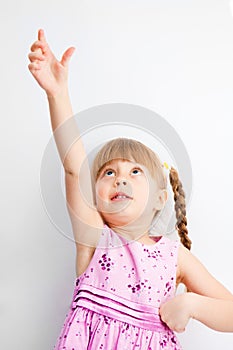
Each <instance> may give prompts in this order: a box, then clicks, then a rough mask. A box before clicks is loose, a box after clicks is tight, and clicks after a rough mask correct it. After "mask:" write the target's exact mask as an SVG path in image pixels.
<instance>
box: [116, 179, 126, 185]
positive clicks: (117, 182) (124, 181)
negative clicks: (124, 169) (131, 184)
mask: <svg viewBox="0 0 233 350" xmlns="http://www.w3.org/2000/svg"><path fill="white" fill-rule="evenodd" d="M121 183H122V184H123V185H126V184H127V182H126V180H117V181H116V185H117V186H120V184H121Z"/></svg>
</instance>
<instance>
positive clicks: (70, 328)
mask: <svg viewBox="0 0 233 350" xmlns="http://www.w3.org/2000/svg"><path fill="white" fill-rule="evenodd" d="M119 242H120V243H121V244H119ZM178 248H179V243H178V242H177V241H172V240H170V239H168V238H167V237H165V236H163V237H162V238H160V240H158V241H157V240H155V244H152V245H144V244H139V242H133V243H132V242H131V243H130V244H128V243H127V244H126V242H125V240H124V239H123V238H122V237H121V236H119V235H118V234H117V233H116V232H114V231H113V230H112V229H110V228H109V227H108V226H107V225H105V227H104V229H103V233H102V235H101V238H100V242H99V245H98V247H97V248H96V250H95V253H94V255H93V257H92V260H91V262H90V264H89V266H88V268H87V269H86V271H85V272H84V273H83V274H81V275H80V276H78V277H77V278H76V280H75V283H74V293H73V298H72V302H71V305H70V308H69V311H68V313H67V315H66V318H65V321H64V324H63V327H62V329H61V332H60V335H59V337H58V338H57V343H56V345H55V346H54V349H55V350H61V349H63V350H80V349H82V350H97V349H99V350H100V349H101V350H131V349H132V350H135V349H138V350H181V346H180V344H179V341H178V339H177V337H176V335H175V334H174V332H172V331H171V330H170V329H169V328H168V327H167V325H166V324H165V323H163V322H162V321H161V319H160V316H159V307H160V305H161V304H162V303H164V302H166V301H167V300H169V299H170V298H172V297H173V296H174V295H175V289H176V268H177V254H178Z"/></svg>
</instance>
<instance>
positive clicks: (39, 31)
mask: <svg viewBox="0 0 233 350" xmlns="http://www.w3.org/2000/svg"><path fill="white" fill-rule="evenodd" d="M38 40H40V41H42V42H43V43H46V39H45V34H44V30H43V29H39V30H38Z"/></svg>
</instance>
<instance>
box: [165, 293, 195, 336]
mask: <svg viewBox="0 0 233 350" xmlns="http://www.w3.org/2000/svg"><path fill="white" fill-rule="evenodd" d="M191 294H192V293H184V294H180V295H177V296H175V297H174V298H173V299H171V300H169V301H167V302H166V303H164V304H163V305H161V307H160V310H159V313H160V316H161V319H162V321H163V322H165V323H166V324H167V325H168V327H169V328H170V329H171V330H173V331H175V332H178V333H181V332H184V331H185V327H186V325H187V323H188V321H189V319H190V318H191V317H192V315H191V298H190V297H191Z"/></svg>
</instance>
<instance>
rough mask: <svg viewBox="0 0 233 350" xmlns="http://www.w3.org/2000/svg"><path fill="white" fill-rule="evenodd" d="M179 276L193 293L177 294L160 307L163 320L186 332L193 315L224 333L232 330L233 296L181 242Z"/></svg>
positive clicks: (179, 330)
mask: <svg viewBox="0 0 233 350" xmlns="http://www.w3.org/2000/svg"><path fill="white" fill-rule="evenodd" d="M178 267H179V276H180V277H179V278H180V281H181V283H184V284H185V285H186V287H187V288H188V290H189V291H190V292H188V293H184V294H180V295H177V296H175V297H174V298H173V299H171V300H169V301H168V302H166V303H164V304H163V305H162V306H161V308H160V315H161V318H162V320H163V321H164V322H165V323H167V324H168V326H169V327H170V328H171V329H173V330H175V331H177V332H183V331H184V330H185V327H186V325H187V323H188V321H189V319H190V318H194V319H196V320H198V321H200V322H202V323H203V324H205V325H206V326H208V327H210V328H212V329H214V330H217V331H222V332H233V295H232V293H231V292H230V291H229V290H227V289H226V288H225V287H224V286H223V285H222V284H221V283H220V282H218V281H217V280H216V279H215V278H214V277H213V276H212V275H211V274H210V273H209V272H208V271H207V269H206V268H205V267H204V266H203V265H202V264H201V262H200V261H199V260H198V259H197V258H196V257H195V256H194V255H193V254H192V253H191V252H190V251H189V250H188V249H186V248H185V247H183V246H182V245H180V249H179V256H178Z"/></svg>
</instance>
